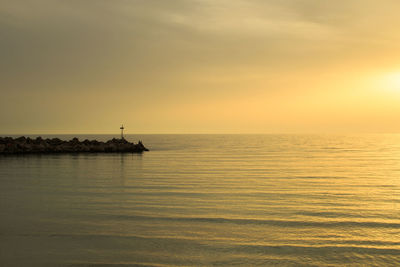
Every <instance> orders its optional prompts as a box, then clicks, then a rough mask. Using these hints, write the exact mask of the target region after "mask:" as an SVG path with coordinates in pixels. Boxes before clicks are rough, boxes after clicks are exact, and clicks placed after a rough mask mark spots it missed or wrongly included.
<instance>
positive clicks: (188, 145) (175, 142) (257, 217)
mask: <svg viewBox="0 0 400 267" xmlns="http://www.w3.org/2000/svg"><path fill="white" fill-rule="evenodd" d="M58 137H60V138H63V139H70V138H71V136H58ZM78 137H79V138H80V139H84V138H86V137H88V138H90V139H98V140H107V139H109V138H110V137H111V136H105V135H97V136H78ZM127 139H128V140H130V141H135V142H136V141H137V140H139V139H142V140H143V142H144V144H145V145H146V146H147V147H149V148H150V150H151V151H150V152H146V153H143V154H141V155H138V154H79V155H73V154H63V155H26V156H0V190H1V194H0V214H1V220H0V265H1V266H60V265H61V266H64V265H65V266H113V265H115V266H120V265H122V266H124V265H127V266H131V265H132V266H135V265H138V266H182V265H183V266H210V265H221V266H232V265H240V266H255V265H258V266H270V265H280V266H342V265H351V266H399V264H400V135H362V136H361V135H359V136H356V135H354V136H334V135H309V136H308V135H299V136H297V135H141V136H134V135H131V136H127Z"/></svg>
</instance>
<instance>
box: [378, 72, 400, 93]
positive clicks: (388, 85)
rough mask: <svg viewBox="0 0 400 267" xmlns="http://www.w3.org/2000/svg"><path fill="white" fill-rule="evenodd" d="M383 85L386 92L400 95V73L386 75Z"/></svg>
mask: <svg viewBox="0 0 400 267" xmlns="http://www.w3.org/2000/svg"><path fill="white" fill-rule="evenodd" d="M381 84H382V86H383V87H384V88H383V89H384V90H388V91H394V92H398V93H400V71H399V72H392V73H388V74H386V75H384V76H383V78H382V81H381Z"/></svg>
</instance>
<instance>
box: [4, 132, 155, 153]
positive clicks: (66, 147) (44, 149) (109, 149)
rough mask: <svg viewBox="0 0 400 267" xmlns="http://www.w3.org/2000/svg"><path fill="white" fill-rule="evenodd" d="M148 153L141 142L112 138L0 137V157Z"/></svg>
mask: <svg viewBox="0 0 400 267" xmlns="http://www.w3.org/2000/svg"><path fill="white" fill-rule="evenodd" d="M144 151H149V150H148V149H147V148H146V147H145V146H144V145H143V143H142V142H141V141H139V142H138V143H137V144H135V143H131V142H128V141H127V140H125V139H116V138H113V139H111V140H108V141H106V142H102V141H97V140H88V139H85V140H84V141H79V139H78V138H77V137H74V138H72V139H71V140H69V141H65V140H61V139H59V138H46V139H43V138H42V137H40V136H39V137H37V138H30V137H25V136H21V137H18V138H12V137H0V155H9V154H50V153H142V152H144Z"/></svg>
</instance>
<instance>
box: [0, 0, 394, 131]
mask: <svg viewBox="0 0 400 267" xmlns="http://www.w3.org/2000/svg"><path fill="white" fill-rule="evenodd" d="M399 13H400V1H398V0H381V1H376V0H336V1H328V0H325V1H324V0H168V1H165V0H17V1H16V0H0V134H36V133H54V134H57V133H58V134H61V133H68V134H69V133H93V134H94V133H114V132H115V133H118V132H119V127H120V124H122V123H123V124H124V126H125V128H126V133H131V134H135V133H347V132H351V133H353V132H357V133H358V132H363V133H364V132H365V133H400V123H398V120H399V118H400V31H399V29H400V19H399V16H398V14H399Z"/></svg>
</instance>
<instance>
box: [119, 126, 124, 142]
mask: <svg viewBox="0 0 400 267" xmlns="http://www.w3.org/2000/svg"><path fill="white" fill-rule="evenodd" d="M120 129H121V139H124V129H125V128H124V125H121V128H120Z"/></svg>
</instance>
